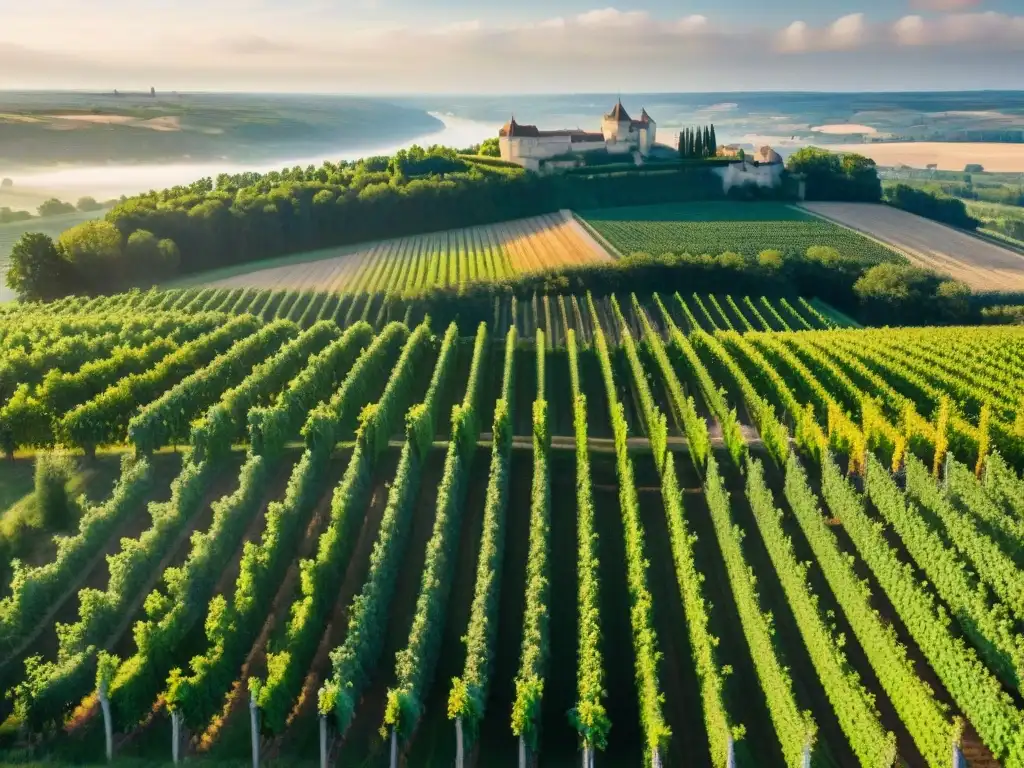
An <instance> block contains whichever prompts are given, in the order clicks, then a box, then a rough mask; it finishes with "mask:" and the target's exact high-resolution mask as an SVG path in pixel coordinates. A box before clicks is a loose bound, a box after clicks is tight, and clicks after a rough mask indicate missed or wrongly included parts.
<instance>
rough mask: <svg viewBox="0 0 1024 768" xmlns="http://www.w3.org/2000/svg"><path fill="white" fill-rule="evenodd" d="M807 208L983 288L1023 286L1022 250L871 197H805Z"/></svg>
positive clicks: (974, 286) (1006, 289)
mask: <svg viewBox="0 0 1024 768" xmlns="http://www.w3.org/2000/svg"><path fill="white" fill-rule="evenodd" d="M803 208H805V209H806V210H808V211H810V212H811V213H814V214H817V215H818V216H822V217H824V218H827V219H829V220H831V221H834V222H836V223H837V224H841V225H843V226H846V227H849V228H851V229H855V230H857V231H858V232H862V233H863V234H866V235H869V236H870V237H874V238H876V239H878V240H881V241H883V242H885V243H887V244H889V245H891V246H893V247H895V248H896V249H897V250H899V251H901V252H902V253H903V254H904V255H905V256H906V257H907V258H908V259H910V260H911V261H912V262H913V263H915V264H917V265H918V266H921V267H925V268H927V269H933V270H935V271H936V272H942V273H945V274H948V275H950V276H952V277H954V278H956V279H957V280H962V281H963V282H965V283H967V284H968V285H969V286H971V287H972V288H974V289H977V290H981V291H997V290H1002V291H1021V290H1024V255H1022V254H1019V253H1015V252H1014V251H1011V250H1009V249H1008V248H1003V247H1002V246H999V245H996V244H995V243H992V242H989V241H987V240H982V239H980V238H978V237H974V236H973V235H971V234H969V233H967V232H964V231H961V230H958V229H954V228H953V227H948V226H946V225H945V224H939V223H938V222H935V221H931V220H929V219H925V218H922V217H920V216H915V215H914V214H912V213H907V212H906V211H901V210H899V209H897V208H890V207H889V206H885V205H874V204H871V203H804V204H803Z"/></svg>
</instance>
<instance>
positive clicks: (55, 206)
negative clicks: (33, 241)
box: [38, 197, 75, 216]
mask: <svg viewBox="0 0 1024 768" xmlns="http://www.w3.org/2000/svg"><path fill="white" fill-rule="evenodd" d="M38 210H39V215H40V216H60V215H61V214H64V213H74V212H75V206H73V205H72V204H71V203H65V202H64V201H63V200H58V199H57V198H56V197H52V198H50V199H49V200H47V201H46V202H45V203H43V204H42V205H40V206H39V209H38Z"/></svg>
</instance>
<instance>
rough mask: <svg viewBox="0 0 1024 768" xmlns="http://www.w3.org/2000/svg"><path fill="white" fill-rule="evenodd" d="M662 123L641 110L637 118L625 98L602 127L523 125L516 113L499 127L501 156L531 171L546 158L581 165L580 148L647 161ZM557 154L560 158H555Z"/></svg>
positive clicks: (555, 163)
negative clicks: (553, 128)
mask: <svg viewBox="0 0 1024 768" xmlns="http://www.w3.org/2000/svg"><path fill="white" fill-rule="evenodd" d="M657 130H658V125H657V123H655V122H654V120H652V119H651V116H650V115H648V114H647V110H646V109H644V110H641V112H640V119H639V120H633V119H632V118H631V117H630V116H629V114H628V113H627V112H626V110H625V108H624V107H623V106H622V100H621V99H620V100H619V101H618V103H617V104H616V105H615V106H614V107H613V108H612V111H611V112H609V113H608V114H607V115H605V116H604V117H603V118H602V120H601V131H600V133H598V132H589V131H583V130H580V129H575V130H572V129H569V130H559V131H542V130H539V129H538V128H537V126H535V125H520V124H519V123H517V122H516V119H515V117H513V118H512V120H511V121H509V122H508V123H506V124H505V125H504V126H503V127H502V128H501V130H500V131H498V144H499V145H500V147H501V159H502V160H508V161H510V162H513V163H517V164H519V165H521V166H523V167H524V168H527V169H529V170H531V171H539V170H540V165H541V162H542V161H548V162H546V163H545V165H546V166H548V167H559V166H563V165H564V166H566V167H571V166H574V165H577V164H578V162H579V160H580V158H578V157H577V158H574V157H573V154H575V153H578V152H593V151H595V150H599V149H601V150H604V151H606V152H608V153H610V154H621V155H623V156H624V157H623V162H629V161H630V160H632V161H633V162H635V163H637V164H638V165H639V164H640V163H642V162H643V158H644V157H646V156H647V155H648V154H649V153H650V151H651V148H652V147H653V146H654V140H655V137H656V135H657ZM553 158H557V159H553Z"/></svg>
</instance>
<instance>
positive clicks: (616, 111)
mask: <svg viewBox="0 0 1024 768" xmlns="http://www.w3.org/2000/svg"><path fill="white" fill-rule="evenodd" d="M605 117H606V118H608V119H609V120H616V121H617V122H620V123H630V122H632V118H631V117H630V116H629V113H628V112H626V108H625V107H624V106H622V99H619V100H618V102H616V104H615V106H614V107H612V111H611V112H609V113H608V114H607V115H605Z"/></svg>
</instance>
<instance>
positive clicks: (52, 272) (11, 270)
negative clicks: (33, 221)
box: [7, 232, 69, 301]
mask: <svg viewBox="0 0 1024 768" xmlns="http://www.w3.org/2000/svg"><path fill="white" fill-rule="evenodd" d="M68 273H69V268H68V263H67V261H66V260H65V258H64V256H63V254H62V253H61V252H60V249H59V248H58V246H56V245H55V244H54V242H53V240H52V239H51V238H50V237H49V236H47V235H44V234H42V233H41V232H26V233H25V234H24V235H22V236H21V237H20V238H19V239H18V242H16V243H15V244H14V247H13V248H12V249H11V257H10V264H9V265H8V269H7V285H8V287H9V288H10V289H11V290H13V291H14V292H15V293H17V294H18V296H19V297H21V298H22V299H24V300H29V301H35V300H43V301H47V300H50V299H55V298H57V297H59V296H62V295H64V293H65V292H66V290H67V288H68V286H67V282H68V280H67V278H68Z"/></svg>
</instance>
